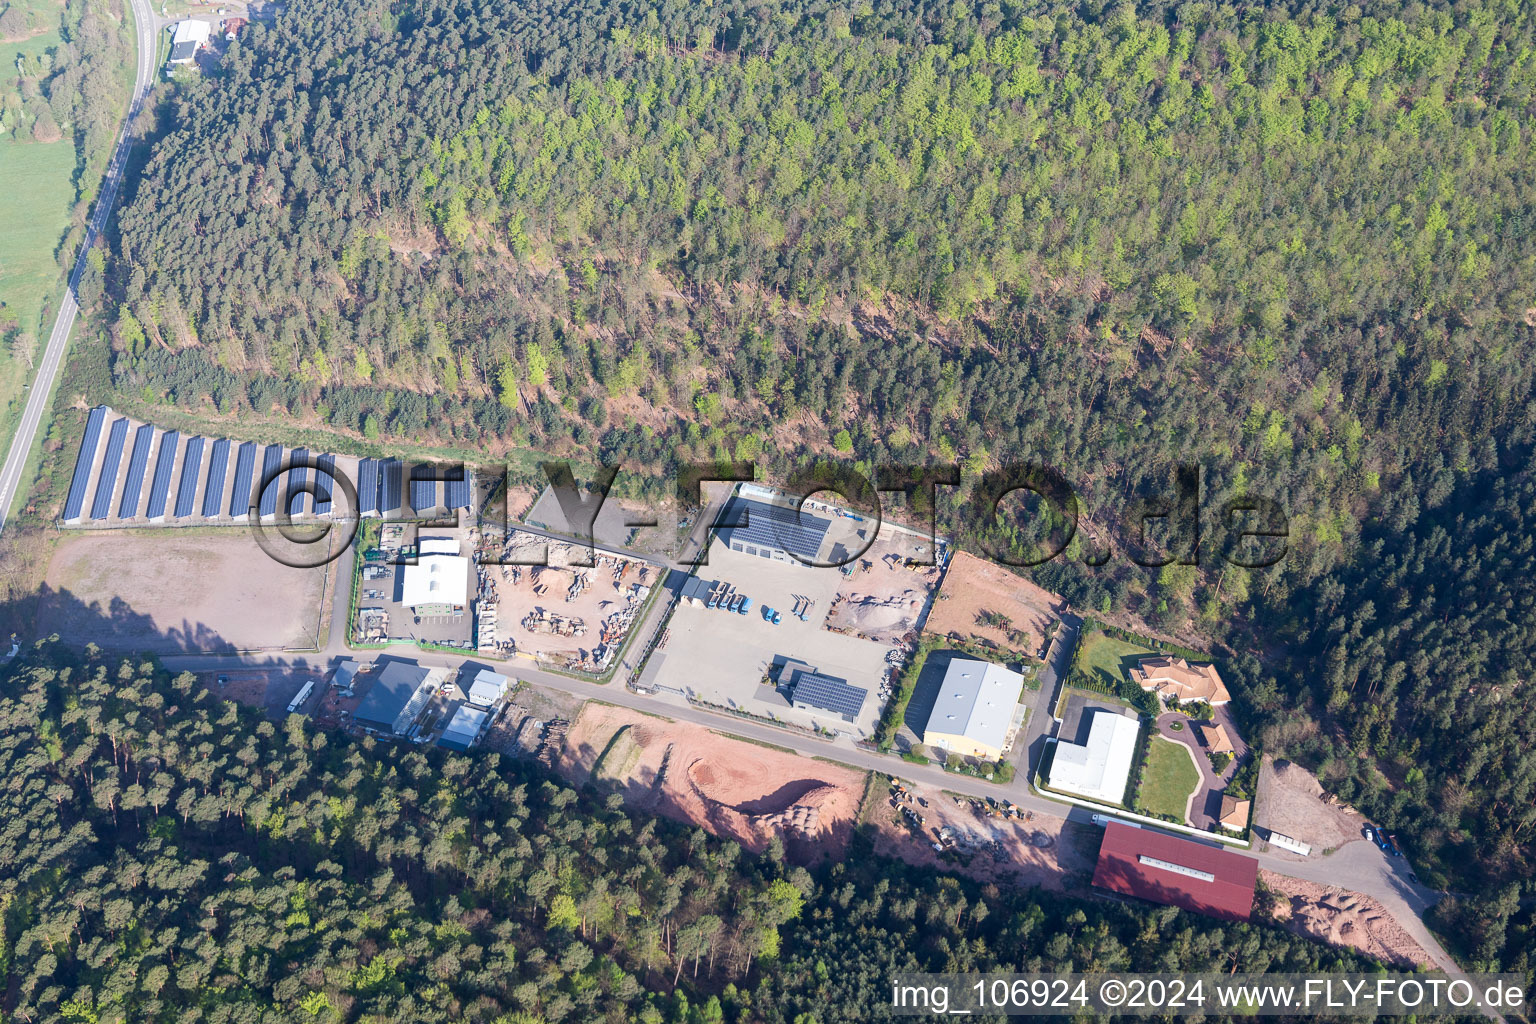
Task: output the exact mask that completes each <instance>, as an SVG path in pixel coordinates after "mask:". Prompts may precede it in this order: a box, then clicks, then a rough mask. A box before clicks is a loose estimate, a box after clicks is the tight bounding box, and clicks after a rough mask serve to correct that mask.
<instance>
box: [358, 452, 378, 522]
mask: <svg viewBox="0 0 1536 1024" xmlns="http://www.w3.org/2000/svg"><path fill="white" fill-rule="evenodd" d="M378 511H379V460H378V459H359V460H358V463H357V513H358V515H364V516H366V515H373V514H374V513H376V512H378Z"/></svg>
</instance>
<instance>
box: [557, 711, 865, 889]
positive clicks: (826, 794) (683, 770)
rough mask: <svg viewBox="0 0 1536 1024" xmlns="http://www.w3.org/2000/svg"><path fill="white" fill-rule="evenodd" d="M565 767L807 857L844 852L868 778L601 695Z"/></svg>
mask: <svg viewBox="0 0 1536 1024" xmlns="http://www.w3.org/2000/svg"><path fill="white" fill-rule="evenodd" d="M558 769H559V771H560V773H561V774H562V775H564V776H566V777H567V778H568V779H570V780H571V781H573V782H575V783H578V784H579V783H582V782H586V781H588V780H589V779H590V780H592V781H593V782H596V783H598V784H599V785H607V786H611V787H614V788H617V789H618V790H619V791H620V792H622V793H623V794H624V797H625V800H626V802H628V803H629V804H630V805H631V806H633V807H638V808H640V809H642V810H648V811H654V812H656V813H660V814H664V815H666V816H667V817H669V818H675V819H677V820H679V821H685V822H689V823H692V824H696V825H702V826H703V827H704V828H707V829H709V830H710V831H711V832H713V833H715V834H716V835H719V836H726V837H729V838H731V839H734V840H736V841H737V842H739V843H741V844H742V845H743V846H745V847H748V848H749V849H752V850H762V849H764V848H765V847H766V846H767V845H768V843H769V842H770V841H771V840H772V839H773V837H774V836H779V837H780V838H781V839H782V840H783V843H784V847H785V850H786V851H787V852H788V853H789V854H790V855H791V856H793V857H794V858H795V859H796V860H797V861H800V862H811V861H815V860H818V859H821V858H822V857H827V858H831V859H833V860H840V859H842V858H843V857H844V856H845V855H846V853H847V850H848V840H849V838H850V837H851V836H852V833H853V826H854V822H855V819H856V817H857V816H858V811H859V801H860V800H861V799H862V798H863V795H864V779H865V776H864V773H862V772H858V771H854V770H853V769H851V768H843V767H841V766H839V765H834V764H828V763H827V762H825V761H816V760H812V759H810V758H807V757H801V756H800V755H798V754H791V753H785V752H783V751H779V750H775V749H772V748H770V747H762V746H758V745H756V744H752V743H744V742H742V741H740V740H733V739H729V738H727V737H724V736H720V735H718V734H716V733H713V732H710V731H709V730H708V729H705V728H703V727H702V726H697V725H691V724H688V723H683V722H670V721H667V720H666V719H662V718H653V717H651V716H649V715H643V714H640V713H639V712H636V711H631V710H629V709H627V708H617V707H612V706H610V705H606V704H598V703H588V704H587V705H586V707H584V708H583V709H582V711H581V714H580V715H579V716H578V717H577V719H576V721H575V722H574V723H572V725H571V729H570V732H569V733H568V734H567V736H566V743H565V753H564V755H563V756H562V757H561V759H560V762H559V764H558Z"/></svg>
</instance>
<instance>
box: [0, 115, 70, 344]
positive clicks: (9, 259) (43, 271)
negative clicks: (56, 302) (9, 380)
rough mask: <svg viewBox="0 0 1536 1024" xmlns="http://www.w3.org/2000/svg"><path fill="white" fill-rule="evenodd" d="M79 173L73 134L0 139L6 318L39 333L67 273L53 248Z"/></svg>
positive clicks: (0, 286)
mask: <svg viewBox="0 0 1536 1024" xmlns="http://www.w3.org/2000/svg"><path fill="white" fill-rule="evenodd" d="M74 173H75V147H74V145H73V144H72V143H71V142H70V141H69V140H67V139H64V140H61V141H59V142H49V143H46V144H45V143H38V142H15V141H12V140H9V139H7V140H5V141H0V181H3V182H5V188H4V189H0V304H3V310H4V312H3V313H0V317H3V319H4V320H6V321H11V320H14V321H15V322H16V323H17V324H18V325H19V326H20V327H21V329H22V330H24V331H31V332H32V333H34V334H36V335H37V336H38V337H39V338H41V337H42V334H41V324H40V322H39V318H40V315H41V312H42V308H43V304H44V302H45V300H46V299H48V298H49V297H50V296H52V295H53V294H54V293H55V292H56V291H57V290H58V287H59V283H60V281H61V280H62V278H63V274H62V273H61V272H60V270H59V265H58V262H57V261H56V260H55V259H54V255H53V253H54V250H55V249H56V248H57V247H58V244H59V239H60V238H62V237H63V235H64V229H65V228H66V227H67V226H68V225H69V207H70V203H71V202H73V200H74V196H75V193H74V188H73V186H72V185H71V182H70V178H71V177H72V176H73V175H74ZM5 355H7V356H8V355H9V353H5Z"/></svg>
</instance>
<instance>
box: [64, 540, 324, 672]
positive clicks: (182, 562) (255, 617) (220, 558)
mask: <svg viewBox="0 0 1536 1024" xmlns="http://www.w3.org/2000/svg"><path fill="white" fill-rule="evenodd" d="M325 580H326V573H325V570H324V569H321V568H314V569H294V568H290V567H288V566H285V565H282V564H280V563H278V562H276V561H274V560H273V559H272V558H270V557H269V556H268V555H267V554H266V552H264V551H263V550H262V549H261V547H260V546H259V545H258V544H257V543H256V540H255V539H254V537H253V536H252V535H251V534H250V533H249V532H247V531H245V530H227V531H221V532H218V533H211V532H210V533H201V532H200V533H192V532H189V531H183V530H157V531H153V532H150V531H145V532H122V531H110V532H92V533H80V534H74V535H70V536H65V537H62V538H61V539H60V540H59V543H58V545H57V547H56V548H55V550H54V553H53V557H52V558H51V559H50V561H49V564H48V569H47V572H46V573H45V575H44V583H45V585H46V590H45V593H44V596H43V607H42V612H41V621H43V622H45V623H47V624H48V628H49V629H50V630H52V631H56V632H57V633H58V634H59V635H60V636H61V637H63V638H64V639H65V640H68V641H72V642H77V643H85V642H87V641H94V642H95V643H97V644H100V645H101V646H103V647H110V648H132V649H135V650H155V651H218V650H231V649H233V650H283V649H311V648H314V647H315V646H316V644H317V642H318V636H317V630H318V621H319V617H320V609H321V601H322V598H323V596H324V595H323V593H322V591H323V590H325V589H326V588H325V586H324V583H325Z"/></svg>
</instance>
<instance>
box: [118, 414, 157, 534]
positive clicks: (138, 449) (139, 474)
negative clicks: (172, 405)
mask: <svg viewBox="0 0 1536 1024" xmlns="http://www.w3.org/2000/svg"><path fill="white" fill-rule="evenodd" d="M154 443H155V428H154V427H152V426H150V425H149V424H148V423H146V424H144V425H143V426H141V427H139V429H138V430H135V431H134V432H133V454H132V455H130V456H129V457H128V479H127V481H126V482H124V484H123V497H122V500H121V501H119V502H118V503H117V516H118V518H119V519H132V518H133V517H134V516H136V515H138V514H139V497H140V495H141V494H142V493H143V490H144V471H145V470H146V469H148V468H149V449H150V448H151V447H153V446H154Z"/></svg>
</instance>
